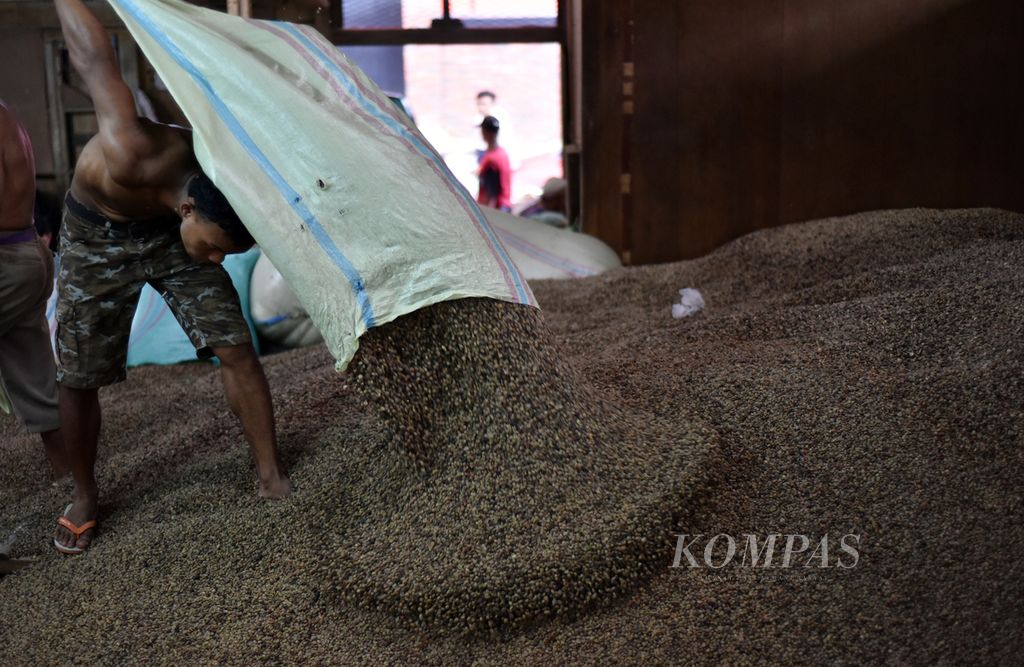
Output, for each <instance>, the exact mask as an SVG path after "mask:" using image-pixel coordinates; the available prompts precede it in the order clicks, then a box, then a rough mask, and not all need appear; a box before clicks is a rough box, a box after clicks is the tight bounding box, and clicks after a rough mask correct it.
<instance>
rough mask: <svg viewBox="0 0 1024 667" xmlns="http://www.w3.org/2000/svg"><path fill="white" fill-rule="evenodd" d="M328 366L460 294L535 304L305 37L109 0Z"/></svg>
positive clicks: (437, 178) (436, 181)
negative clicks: (398, 322) (364, 338)
mask: <svg viewBox="0 0 1024 667" xmlns="http://www.w3.org/2000/svg"><path fill="white" fill-rule="evenodd" d="M110 4H111V5H112V6H113V8H114V9H115V10H116V11H117V13H118V14H119V15H120V16H121V18H122V19H123V20H124V22H125V24H126V25H127V27H128V29H129V30H130V31H131V33H132V35H133V36H134V37H135V39H136V41H137V42H138V43H139V46H140V47H141V48H142V50H143V52H144V53H145V54H146V56H147V57H148V58H149V60H150V62H152V63H153V66H154V67H155V68H156V71H157V72H158V73H159V74H160V77H161V78H162V79H163V80H164V82H165V83H166V84H167V87H168V89H169V90H170V92H171V94H172V95H173V96H174V99H175V100H176V101H177V102H178V104H179V105H180V106H181V108H182V111H184V112H185V115H186V116H187V117H188V119H189V121H190V122H191V124H192V126H193V129H194V131H195V134H194V138H193V142H194V145H195V151H196V156H197V157H198V159H199V163H200V164H201V165H202V167H203V170H204V171H205V172H206V173H207V175H209V177H210V178H211V179H212V180H213V182H214V183H215V184H216V185H217V186H218V187H219V188H220V189H221V190H222V191H223V192H224V194H225V196H226V197H227V198H228V200H229V201H230V202H231V205H232V206H233V207H234V208H235V210H236V211H237V212H238V214H239V216H240V217H241V218H242V220H243V221H244V222H245V224H246V226H247V227H248V228H249V231H250V232H252V235H253V236H254V237H255V238H256V241H257V242H258V243H259V244H260V247H261V248H262V249H263V251H264V252H265V253H266V254H267V256H269V257H270V259H271V260H272V261H273V263H274V265H275V266H276V267H277V268H278V269H279V270H280V271H281V273H282V275H284V277H285V280H287V281H288V283H289V285H291V287H292V288H293V289H294V291H295V293H296V294H297V295H298V297H299V300H300V301H301V302H302V304H303V306H305V308H306V310H307V311H308V312H309V314H310V316H311V317H312V319H313V321H314V322H315V323H316V325H317V327H318V328H319V329H320V331H321V332H322V333H323V335H324V339H325V340H326V341H327V345H328V347H329V348H330V351H331V353H332V354H333V355H334V357H335V359H336V360H337V362H338V363H337V366H338V369H339V370H342V369H344V368H345V366H346V365H347V364H348V362H349V361H350V360H351V359H352V355H353V354H355V351H356V348H357V346H358V338H359V336H360V335H361V334H362V333H363V332H365V331H366V330H367V329H368V328H370V327H372V326H376V325H379V324H384V323H386V322H389V321H391V320H393V319H395V318H397V317H400V316H401V315H404V314H406V313H410V312H412V311H414V310H416V309H418V308H422V307H424V306H427V305H430V304H433V303H437V302H439V301H445V300H448V299H456V298H462V297H470V296H483V297H491V298H495V299H501V300H505V301H512V302H518V303H526V304H531V305H534V306H535V305H536V301H535V300H534V298H533V295H532V293H531V292H530V288H529V287H528V286H527V284H526V281H525V280H524V279H523V278H522V276H521V275H520V274H519V271H518V270H517V269H516V267H515V265H514V264H513V262H512V260H511V259H510V258H509V256H508V253H507V252H506V250H505V248H504V247H502V245H501V242H500V241H499V240H498V238H497V236H496V235H495V233H494V231H493V230H492V229H491V227H490V225H489V224H488V222H487V220H486V219H485V218H484V216H483V215H482V213H481V212H480V209H479V208H478V207H477V205H476V203H475V202H474V200H473V198H472V197H471V196H470V195H469V193H468V192H466V190H465V188H463V187H462V186H461V185H459V183H458V181H457V180H456V179H455V178H454V177H453V176H452V175H451V173H450V172H449V171H448V169H447V167H445V165H444V162H443V161H442V159H441V158H440V156H438V154H437V153H436V152H435V151H434V149H433V148H432V147H431V146H430V144H429V143H428V142H427V141H426V140H425V139H424V138H423V136H422V135H421V134H420V133H419V132H418V131H417V130H416V128H415V126H414V125H413V124H412V123H411V121H409V119H408V118H407V117H406V116H405V115H404V114H403V113H402V112H401V111H400V110H399V109H398V108H397V107H395V106H394V105H393V104H392V103H391V101H390V100H389V99H388V98H387V97H386V96H385V95H384V94H383V93H382V92H381V91H380V90H379V89H378V88H377V87H376V86H375V85H374V84H373V83H372V82H371V81H370V80H369V79H368V78H367V77H366V76H365V75H364V74H363V73H362V72H361V71H360V70H359V69H358V68H357V67H356V66H355V65H353V64H352V63H351V62H349V61H348V59H346V58H345V57H344V56H343V55H342V54H341V53H340V52H339V51H338V50H337V49H336V48H335V47H334V46H333V45H331V44H330V43H329V42H327V41H326V40H325V39H323V38H322V37H321V35H320V34H319V33H318V32H317V31H315V30H314V29H313V28H311V27H308V26H300V25H294V24H290V23H279V22H268V21H254V20H249V19H244V18H240V17H235V16H228V15H226V14H222V13H219V12H214V11H211V10H206V9H201V8H199V7H195V6H192V5H188V4H186V3H184V2H180V1H179V0H110Z"/></svg>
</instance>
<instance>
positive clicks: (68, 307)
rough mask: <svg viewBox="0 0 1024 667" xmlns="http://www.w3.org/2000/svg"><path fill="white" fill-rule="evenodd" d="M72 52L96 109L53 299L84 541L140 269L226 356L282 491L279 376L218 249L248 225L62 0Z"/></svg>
mask: <svg viewBox="0 0 1024 667" xmlns="http://www.w3.org/2000/svg"><path fill="white" fill-rule="evenodd" d="M56 6H57V15H58V16H59V18H60V23H61V27H62V29H63V32H64V39H65V42H66V43H67V47H68V51H69V53H70V55H71V63H72V65H73V66H74V67H75V69H76V70H77V71H78V73H79V74H80V75H81V77H82V79H83V80H84V81H85V84H86V87H87V88H88V91H89V95H90V96H91V97H92V101H93V105H94V106H95V108H96V116H97V120H98V123H99V134H97V135H96V136H94V137H93V138H92V139H91V140H90V141H89V143H88V144H86V146H85V148H84V149H83V150H82V154H81V156H80V157H79V158H78V164H77V165H76V166H75V175H74V178H73V179H72V181H71V188H70V191H69V192H68V194H67V197H66V199H65V206H66V208H65V212H64V222H63V225H62V229H61V236H60V252H61V263H60V274H59V276H58V303H57V322H58V329H57V357H58V358H57V381H58V383H59V384H60V413H61V420H62V423H63V425H64V437H65V442H66V447H67V452H68V460H69V463H70V465H71V473H72V476H73V477H74V481H75V488H74V495H73V502H72V503H71V504H70V505H69V506H68V508H67V509H66V510H65V512H64V516H62V517H60V519H58V523H59V525H58V527H57V532H56V534H55V535H54V546H55V547H56V548H57V549H58V550H59V551H61V552H62V553H81V552H82V551H84V550H85V549H86V548H88V546H89V544H90V542H91V541H92V539H93V537H94V532H95V524H94V523H93V521H95V519H96V508H97V497H98V490H97V487H96V478H95V475H94V468H95V463H96V445H97V441H98V439H99V432H100V405H99V396H98V389H99V387H102V386H106V385H109V384H113V383H115V382H119V381H121V380H124V379H125V362H126V358H127V350H128V334H129V331H130V329H131V321H132V316H133V314H134V312H135V307H136V304H137V302H138V298H139V292H140V290H141V289H142V286H143V284H144V283H147V282H148V283H149V284H150V285H152V286H153V287H154V288H155V289H156V290H157V291H158V292H160V293H161V294H162V296H163V297H164V299H165V300H166V301H167V303H168V305H169V306H170V307H171V310H172V312H173V313H174V315H175V317H176V318H177V320H178V322H179V323H181V325H182V328H183V329H185V331H186V333H187V334H188V336H189V339H190V340H191V341H192V343H193V345H195V347H196V349H197V351H198V352H197V353H198V355H199V357H201V358H209V357H211V356H214V355H215V356H216V357H217V358H218V359H220V362H221V373H222V378H223V381H224V390H225V393H226V395H227V400H228V403H229V405H230V406H231V410H232V412H234V414H235V415H236V416H237V417H238V418H239V420H240V421H241V423H242V428H243V431H244V433H245V438H246V440H247V441H248V443H249V448H250V451H251V453H252V456H253V458H254V459H255V462H256V471H257V474H258V476H259V495H260V496H262V497H265V498H282V497H284V496H286V495H288V493H289V492H290V488H291V487H290V483H289V481H288V478H287V476H286V475H285V472H284V469H283V467H282V466H281V463H280V460H279V457H278V453H277V445H276V439H275V433H274V416H273V408H272V405H271V401H270V390H269V387H268V385H267V381H266V378H265V376H264V374H263V367H262V366H261V365H260V362H259V358H258V357H257V356H256V353H255V351H254V349H253V346H252V342H251V339H250V336H249V329H248V326H247V325H246V323H245V320H244V319H243V317H242V312H241V307H240V305H239V300H238V295H237V293H236V292H235V289H234V286H233V285H232V283H231V279H230V278H229V277H228V274H227V272H226V271H225V270H224V268H223V267H222V266H220V263H221V262H222V261H223V260H224V256H225V255H227V254H230V253H234V252H243V251H245V250H247V249H248V248H250V247H251V246H252V244H253V240H252V237H251V236H250V235H249V232H248V231H247V230H246V229H245V227H244V226H243V225H242V223H241V221H240V220H239V219H238V216H237V215H236V214H235V212H234V211H233V210H232V209H231V206H230V205H229V204H228V202H227V200H226V199H225V198H224V196H223V195H222V194H221V193H220V191H219V190H217V189H216V187H214V185H213V184H212V183H211V182H210V180H209V179H208V178H207V177H206V175H205V174H203V173H202V171H201V170H200V168H199V166H198V164H197V162H196V159H195V156H194V155H193V152H192V139H191V132H189V131H188V130H185V129H183V128H180V127H175V126H170V125H162V124H159V123H153V122H150V121H147V120H145V119H142V118H139V117H138V116H137V115H136V111H135V101H134V99H133V97H132V93H131V90H130V89H129V88H128V86H127V85H126V84H125V83H124V81H123V80H122V79H121V73H120V70H119V69H118V64H117V59H116V57H115V55H114V51H113V48H112V47H111V42H110V38H109V37H108V36H107V34H106V32H105V31H104V29H103V26H102V25H101V24H100V22H99V21H98V20H97V19H96V17H95V16H93V15H92V13H90V12H89V10H88V9H87V8H86V7H85V5H84V4H83V3H82V1H81V0H56Z"/></svg>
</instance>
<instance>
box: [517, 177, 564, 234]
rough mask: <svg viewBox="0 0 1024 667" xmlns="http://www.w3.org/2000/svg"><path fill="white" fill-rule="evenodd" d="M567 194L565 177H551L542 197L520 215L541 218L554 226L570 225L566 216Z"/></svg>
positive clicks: (545, 184)
mask: <svg viewBox="0 0 1024 667" xmlns="http://www.w3.org/2000/svg"><path fill="white" fill-rule="evenodd" d="M567 195H568V191H567V188H566V183H565V179H563V178H549V179H548V180H547V182H546V183H544V189H543V190H542V191H541V195H540V199H538V200H537V201H536V202H534V203H533V204H531V205H530V206H527V207H526V208H525V209H523V211H522V212H521V213H520V214H519V215H521V216H523V217H524V218H532V219H533V220H539V221H540V222H543V223H546V224H548V225H551V226H552V227H558V228H564V227H568V226H569V219H568V218H567V217H566V208H567V206H566V203H567V202H566V197H567Z"/></svg>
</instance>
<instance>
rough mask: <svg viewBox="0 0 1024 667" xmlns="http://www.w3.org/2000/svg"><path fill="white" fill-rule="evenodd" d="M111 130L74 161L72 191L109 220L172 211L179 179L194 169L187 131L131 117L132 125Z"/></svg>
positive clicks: (97, 136)
mask: <svg viewBox="0 0 1024 667" xmlns="http://www.w3.org/2000/svg"><path fill="white" fill-rule="evenodd" d="M111 134H113V136H112V137H111V136H107V137H104V136H102V135H99V134H97V135H96V136H94V137H93V138H92V139H90V140H89V142H88V143H87V144H86V145H85V148H84V149H83V150H82V154H81V155H80V156H79V158H78V162H77V163H76V165H75V175H74V178H73V179H72V181H71V194H72V196H73V197H75V199H77V200H78V201H80V202H82V203H83V204H85V205H86V206H88V207H89V208H91V209H93V210H94V211H97V212H99V213H102V214H103V215H105V216H107V217H109V218H110V219H111V220H144V219H146V218H155V217H158V216H161V215H165V214H167V213H170V212H173V211H174V210H175V207H174V204H173V203H172V202H173V201H174V200H175V199H177V196H178V193H179V192H180V190H181V185H182V183H183V182H184V181H185V180H186V178H187V175H188V174H189V173H191V172H194V171H197V170H198V169H199V165H198V164H197V163H196V161H195V158H194V156H193V155H192V132H191V130H188V129H186V128H182V127H177V126H174V125H164V124H161V123H154V122H152V121H149V120H147V119H145V118H137V119H136V125H135V126H133V127H131V128H129V129H124V130H121V131H120V132H118V131H116V130H115V131H113V132H112V133H111ZM125 134H127V135H128V136H122V135H125ZM140 137H142V139H140ZM112 143H113V144H114V145H115V149H114V151H113V155H111V153H112V151H111V150H110V148H109V146H110V144H112ZM104 144H106V146H105V145H104ZM132 144H134V146H133V145H132Z"/></svg>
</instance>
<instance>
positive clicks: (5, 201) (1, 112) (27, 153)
mask: <svg viewBox="0 0 1024 667" xmlns="http://www.w3.org/2000/svg"><path fill="white" fill-rule="evenodd" d="M35 175H36V167H35V161H34V159H33V157H32V142H30V141H29V138H28V132H26V131H25V128H24V127H22V126H21V123H19V122H18V120H17V119H16V118H15V117H14V114H12V113H11V112H10V110H9V109H8V108H7V106H6V105H5V104H4V102H3V100H0V232H16V231H18V230H21V229H27V228H28V227H30V226H31V225H32V210H33V206H34V205H35V197H36V181H35Z"/></svg>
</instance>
